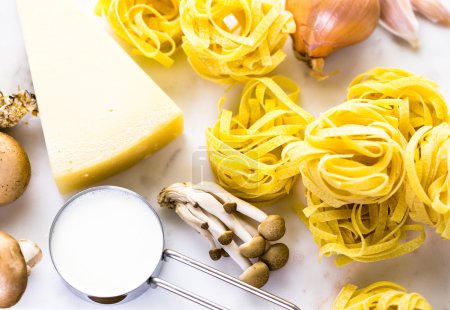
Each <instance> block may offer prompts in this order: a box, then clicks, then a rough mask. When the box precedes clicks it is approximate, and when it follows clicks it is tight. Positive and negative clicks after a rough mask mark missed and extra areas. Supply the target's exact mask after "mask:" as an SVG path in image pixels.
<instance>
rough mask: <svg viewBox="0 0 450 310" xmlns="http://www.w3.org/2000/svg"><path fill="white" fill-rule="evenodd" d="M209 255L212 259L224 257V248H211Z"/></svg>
mask: <svg viewBox="0 0 450 310" xmlns="http://www.w3.org/2000/svg"><path fill="white" fill-rule="evenodd" d="M209 257H211V259H212V260H219V259H220V258H221V257H222V249H211V250H209Z"/></svg>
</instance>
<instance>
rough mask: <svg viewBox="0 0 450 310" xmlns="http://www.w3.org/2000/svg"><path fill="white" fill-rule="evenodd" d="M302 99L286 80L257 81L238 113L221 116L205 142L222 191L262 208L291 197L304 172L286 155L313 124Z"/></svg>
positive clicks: (249, 87) (246, 89)
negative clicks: (290, 194)
mask: <svg viewBox="0 0 450 310" xmlns="http://www.w3.org/2000/svg"><path fill="white" fill-rule="evenodd" d="M299 93H300V90H299V88H298V86H297V85H296V84H295V83H294V82H292V81H291V80H289V79H287V78H285V77H281V76H276V77H273V78H254V79H251V80H250V81H248V82H247V84H246V85H245V87H244V89H243V91H242V96H241V101H240V104H239V110H238V113H237V114H236V115H234V116H233V113H232V112H231V111H229V110H226V109H224V110H222V111H221V114H220V116H219V119H218V121H217V122H216V123H215V124H214V126H213V127H212V128H209V129H208V130H207V132H206V136H207V149H208V156H209V160H210V163H211V167H212V170H213V171H214V173H215V175H216V177H217V179H218V182H219V184H220V185H221V186H222V187H224V188H225V189H227V190H228V191H230V192H231V193H233V194H234V195H236V196H238V197H240V198H243V199H245V200H247V201H249V202H252V203H255V204H258V205H266V204H271V203H273V202H274V201H276V200H277V199H279V198H281V197H283V196H285V195H286V194H288V193H289V191H290V190H291V188H292V185H293V183H294V181H295V180H296V178H297V176H298V175H299V170H298V165H297V164H295V163H294V164H289V163H288V162H287V160H286V159H285V158H284V152H283V149H284V147H285V145H287V144H289V143H292V142H295V141H300V140H302V139H303V135H304V130H305V127H306V125H307V124H308V123H310V122H311V121H312V120H313V117H312V116H311V115H310V114H309V113H307V112H306V111H305V110H303V109H302V108H300V107H299V106H298V105H297V104H296V103H295V102H296V101H297V100H298V95H299Z"/></svg>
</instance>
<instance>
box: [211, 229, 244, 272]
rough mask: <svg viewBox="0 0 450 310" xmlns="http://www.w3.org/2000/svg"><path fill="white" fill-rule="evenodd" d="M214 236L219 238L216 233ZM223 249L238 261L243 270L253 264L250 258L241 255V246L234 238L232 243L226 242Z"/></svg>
mask: <svg viewBox="0 0 450 310" xmlns="http://www.w3.org/2000/svg"><path fill="white" fill-rule="evenodd" d="M213 236H214V237H215V238H217V236H216V235H214V233H213ZM223 249H224V250H225V251H226V252H227V254H228V255H230V257H231V258H232V259H233V260H234V261H235V262H236V264H238V265H239V267H240V268H241V269H242V270H246V269H247V268H249V267H250V266H251V265H252V263H251V261H250V260H249V259H248V258H246V257H244V256H242V255H241V253H240V252H239V247H238V245H237V244H236V242H235V241H234V240H232V241H231V242H230V244H224V245H223Z"/></svg>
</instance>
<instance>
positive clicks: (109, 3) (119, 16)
mask: <svg viewBox="0 0 450 310" xmlns="http://www.w3.org/2000/svg"><path fill="white" fill-rule="evenodd" d="M179 5H180V0H158V1H152V0H99V2H98V3H97V6H96V13H97V14H98V15H101V14H104V15H105V16H106V18H107V20H108V22H109V24H110V25H111V27H112V29H113V30H114V32H115V33H116V34H117V35H118V36H119V37H120V38H122V39H123V40H125V41H126V42H128V43H129V44H131V45H132V46H133V47H134V49H133V52H134V53H135V54H137V55H142V56H145V57H147V58H151V59H154V60H156V61H157V62H159V63H161V64H162V65H164V66H166V67H170V66H171V65H172V64H173V59H172V55H173V54H174V53H175V50H176V48H177V46H178V45H179V44H180V43H181V26H180V14H179Z"/></svg>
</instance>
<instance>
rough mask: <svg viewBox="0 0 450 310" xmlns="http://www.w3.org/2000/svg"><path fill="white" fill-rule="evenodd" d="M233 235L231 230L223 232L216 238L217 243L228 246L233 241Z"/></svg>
mask: <svg viewBox="0 0 450 310" xmlns="http://www.w3.org/2000/svg"><path fill="white" fill-rule="evenodd" d="M233 237H234V233H233V232H232V231H231V230H227V231H225V232H224V233H223V234H222V235H220V236H219V238H217V241H219V243H220V244H222V245H227V244H230V243H231V241H233Z"/></svg>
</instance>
